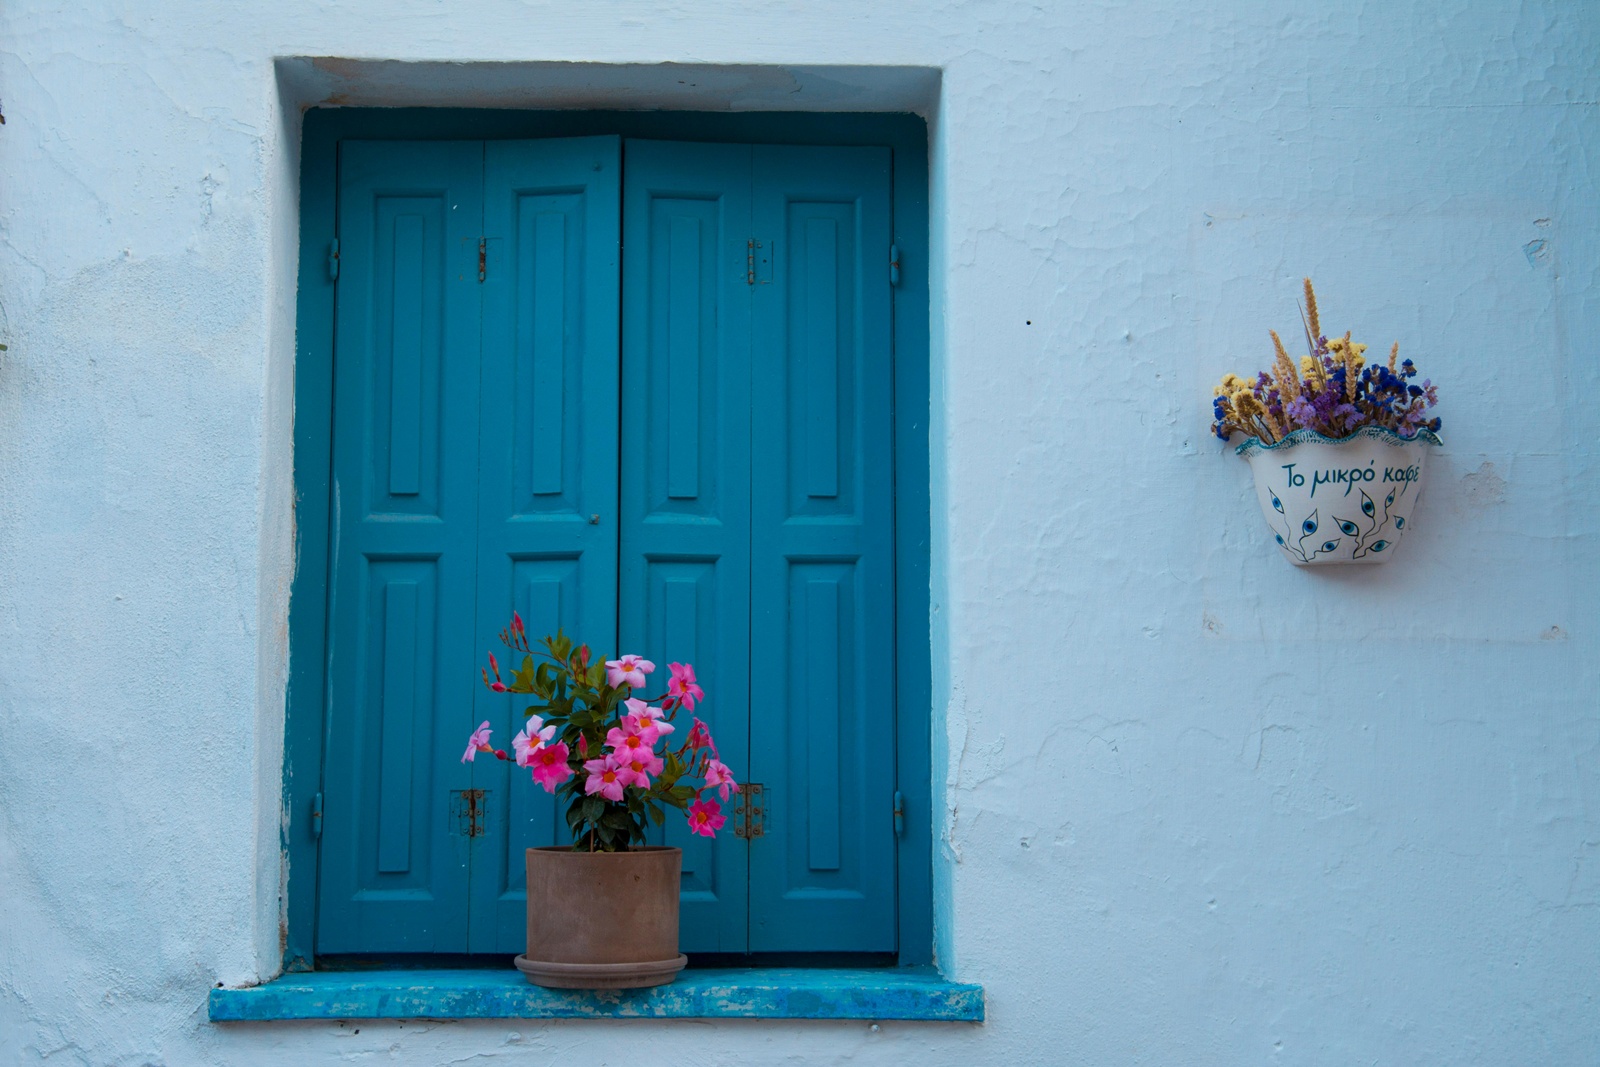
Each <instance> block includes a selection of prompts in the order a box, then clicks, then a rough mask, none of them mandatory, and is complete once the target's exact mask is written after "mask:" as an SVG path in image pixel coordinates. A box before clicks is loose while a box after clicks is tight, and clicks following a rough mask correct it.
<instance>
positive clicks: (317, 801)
mask: <svg viewBox="0 0 1600 1067" xmlns="http://www.w3.org/2000/svg"><path fill="white" fill-rule="evenodd" d="M311 836H312V837H313V838H314V839H316V840H318V841H321V840H322V794H321V793H318V794H317V795H316V796H314V797H312V798H311Z"/></svg>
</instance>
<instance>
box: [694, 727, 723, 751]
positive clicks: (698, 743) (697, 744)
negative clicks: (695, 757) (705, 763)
mask: <svg viewBox="0 0 1600 1067" xmlns="http://www.w3.org/2000/svg"><path fill="white" fill-rule="evenodd" d="M689 747H690V748H709V749H710V750H711V754H712V755H713V756H718V755H720V753H719V752H718V751H717V743H716V742H715V741H713V740H711V731H710V730H708V729H706V724H705V723H703V722H701V721H700V720H699V719H696V720H695V721H694V726H693V727H691V728H690V730H689Z"/></svg>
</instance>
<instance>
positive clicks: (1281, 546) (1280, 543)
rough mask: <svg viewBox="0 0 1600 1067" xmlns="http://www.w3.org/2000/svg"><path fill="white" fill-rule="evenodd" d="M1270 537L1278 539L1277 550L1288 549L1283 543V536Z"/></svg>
mask: <svg viewBox="0 0 1600 1067" xmlns="http://www.w3.org/2000/svg"><path fill="white" fill-rule="evenodd" d="M1272 536H1273V537H1276V538H1277V539H1278V547H1279V548H1288V547H1289V546H1288V545H1286V544H1284V543H1283V534H1273V535H1272Z"/></svg>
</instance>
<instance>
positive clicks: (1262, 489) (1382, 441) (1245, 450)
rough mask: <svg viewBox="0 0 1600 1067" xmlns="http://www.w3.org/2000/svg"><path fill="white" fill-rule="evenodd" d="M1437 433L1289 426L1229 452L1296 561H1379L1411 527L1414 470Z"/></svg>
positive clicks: (1418, 472)
mask: <svg viewBox="0 0 1600 1067" xmlns="http://www.w3.org/2000/svg"><path fill="white" fill-rule="evenodd" d="M1440 443H1441V442H1440V440H1439V437H1438V435H1437V434H1434V433H1431V432H1429V431H1427V430H1419V431H1418V432H1417V435H1416V436H1415V437H1413V438H1409V439H1407V438H1403V437H1401V436H1400V435H1398V434H1396V433H1394V432H1393V431H1392V430H1385V429H1381V428H1379V427H1376V426H1363V427H1362V428H1361V429H1359V430H1357V431H1356V432H1355V433H1353V434H1351V435H1350V436H1349V437H1342V438H1339V439H1338V440H1334V439H1332V438H1328V437H1324V436H1322V435H1321V434H1319V433H1317V432H1316V431H1315V430H1296V431H1294V432H1293V433H1291V434H1289V435H1288V436H1286V437H1285V438H1284V439H1283V440H1281V441H1278V442H1275V443H1273V444H1270V445H1263V444H1262V443H1261V442H1260V440H1258V439H1257V438H1254V437H1252V438H1250V439H1249V440H1248V441H1246V442H1245V443H1244V444H1242V445H1240V446H1239V447H1238V449H1236V451H1237V452H1238V454H1239V455H1241V456H1243V457H1244V458H1245V459H1246V460H1247V461H1248V462H1249V464H1250V470H1251V471H1252V472H1253V473H1254V474H1255V478H1256V498H1257V499H1258V500H1259V501H1260V502H1261V514H1262V515H1263V516H1265V517H1266V520H1267V525H1268V526H1270V527H1271V528H1272V533H1273V537H1274V538H1275V539H1276V540H1277V542H1278V547H1279V548H1281V549H1282V550H1283V552H1284V555H1286V556H1287V557H1288V559H1289V562H1290V563H1293V564H1294V565H1295V566H1297V567H1304V566H1317V565H1321V564H1324V563H1382V562H1383V561H1384V560H1386V559H1388V558H1389V557H1390V556H1392V555H1394V548H1395V546H1396V545H1397V544H1399V543H1400V539H1401V538H1402V537H1404V536H1405V534H1406V531H1407V530H1409V529H1410V527H1411V509H1412V508H1414V507H1415V506H1416V503H1417V496H1418V494H1419V493H1421V492H1422V471H1423V466H1424V462H1425V460H1426V459H1427V451H1428V449H1429V448H1430V447H1432V446H1434V445H1437V444H1440Z"/></svg>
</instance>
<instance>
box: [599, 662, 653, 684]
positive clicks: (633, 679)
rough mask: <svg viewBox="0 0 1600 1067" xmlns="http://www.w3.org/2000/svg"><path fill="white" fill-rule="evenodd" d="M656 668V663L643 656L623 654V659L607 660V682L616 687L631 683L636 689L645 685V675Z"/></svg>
mask: <svg viewBox="0 0 1600 1067" xmlns="http://www.w3.org/2000/svg"><path fill="white" fill-rule="evenodd" d="M655 669H656V665H655V664H654V663H651V662H650V661H649V660H647V659H645V658H643V657H642V656H623V657H622V658H621V659H608V660H606V684H607V685H609V686H610V687H611V688H613V689H616V688H618V687H620V686H622V685H625V684H626V685H631V686H633V687H634V688H635V689H638V688H641V687H643V686H644V676H645V675H647V674H649V673H650V672H651V671H653V670H655Z"/></svg>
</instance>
